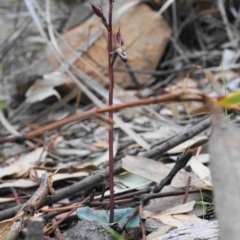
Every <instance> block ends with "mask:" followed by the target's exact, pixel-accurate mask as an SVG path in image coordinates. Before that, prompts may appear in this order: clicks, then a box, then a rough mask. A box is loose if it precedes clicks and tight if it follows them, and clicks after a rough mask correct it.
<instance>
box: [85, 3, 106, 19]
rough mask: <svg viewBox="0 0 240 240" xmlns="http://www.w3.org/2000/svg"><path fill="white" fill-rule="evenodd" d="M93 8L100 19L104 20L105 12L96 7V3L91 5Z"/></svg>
mask: <svg viewBox="0 0 240 240" xmlns="http://www.w3.org/2000/svg"><path fill="white" fill-rule="evenodd" d="M89 4H90V5H91V7H92V10H93V12H94V13H95V14H96V15H97V16H98V17H100V18H103V17H104V15H103V11H102V9H101V8H100V7H98V6H96V5H95V4H94V3H89Z"/></svg>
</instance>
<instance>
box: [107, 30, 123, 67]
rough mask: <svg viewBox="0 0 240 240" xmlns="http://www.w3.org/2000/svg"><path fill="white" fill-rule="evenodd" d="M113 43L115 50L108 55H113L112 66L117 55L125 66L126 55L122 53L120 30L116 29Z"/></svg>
mask: <svg viewBox="0 0 240 240" xmlns="http://www.w3.org/2000/svg"><path fill="white" fill-rule="evenodd" d="M115 41H116V45H117V49H116V50H114V51H112V52H110V54H112V55H113V61H112V64H113V63H114V61H115V59H116V56H117V55H118V56H119V57H120V58H121V60H122V61H123V63H124V64H125V63H127V53H126V52H125V51H124V47H123V45H122V36H121V32H120V28H119V29H118V32H117V34H116V36H115Z"/></svg>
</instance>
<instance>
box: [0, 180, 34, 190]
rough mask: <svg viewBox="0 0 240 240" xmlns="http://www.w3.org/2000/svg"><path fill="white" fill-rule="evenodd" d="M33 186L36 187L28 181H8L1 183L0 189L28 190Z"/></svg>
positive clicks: (32, 182)
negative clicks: (15, 188) (16, 188)
mask: <svg viewBox="0 0 240 240" xmlns="http://www.w3.org/2000/svg"><path fill="white" fill-rule="evenodd" d="M35 186H38V183H36V182H34V181H32V180H30V179H15V180H9V181H4V182H3V183H1V184H0V188H6V187H18V188H30V187H35Z"/></svg>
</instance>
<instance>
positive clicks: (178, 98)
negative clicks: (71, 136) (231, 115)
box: [0, 90, 203, 144]
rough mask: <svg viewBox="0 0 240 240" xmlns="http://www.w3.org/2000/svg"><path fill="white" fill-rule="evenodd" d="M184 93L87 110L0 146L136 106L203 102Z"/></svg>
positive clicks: (182, 91)
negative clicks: (185, 96) (186, 96)
mask: <svg viewBox="0 0 240 240" xmlns="http://www.w3.org/2000/svg"><path fill="white" fill-rule="evenodd" d="M184 93H186V92H185V91H184V90H180V91H176V94H164V95H161V96H157V97H150V98H146V99H141V100H138V101H132V102H128V103H125V104H119V105H112V106H108V107H104V108H100V109H96V108H94V109H91V110H88V111H86V112H84V113H80V114H76V115H73V116H70V117H67V118H65V119H62V120H59V121H56V122H53V123H49V124H47V125H45V126H42V127H39V128H38V129H36V130H33V131H30V132H28V133H26V134H25V135H23V136H22V137H15V138H2V139H0V144H2V143H6V142H16V141H23V140H29V139H32V138H34V137H36V136H39V135H42V134H43V133H44V132H46V131H50V130H53V129H55V128H58V127H62V126H64V125H66V124H69V123H72V122H76V121H79V120H82V119H85V118H88V117H91V116H93V115H96V114H98V113H104V112H109V111H116V110H120V109H123V108H128V107H136V106H142V105H149V104H156V103H159V102H161V103H164V102H171V101H177V102H186V101H187V102H188V101H190V102H191V101H196V102H202V101H203V100H202V99H200V98H181V97H182V95H184Z"/></svg>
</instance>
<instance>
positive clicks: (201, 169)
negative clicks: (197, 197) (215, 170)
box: [190, 157, 212, 187]
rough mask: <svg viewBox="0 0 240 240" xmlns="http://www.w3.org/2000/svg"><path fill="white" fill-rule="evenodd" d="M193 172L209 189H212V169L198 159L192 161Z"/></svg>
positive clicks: (194, 158)
mask: <svg viewBox="0 0 240 240" xmlns="http://www.w3.org/2000/svg"><path fill="white" fill-rule="evenodd" d="M190 166H191V168H192V171H193V172H194V173H195V174H196V175H197V176H198V177H199V178H200V179H201V180H202V181H203V182H204V183H205V184H206V185H207V186H209V187H212V179H211V172H210V169H209V168H208V167H206V166H204V165H203V164H202V163H200V162H199V161H198V160H197V159H196V157H193V158H192V159H191V161H190Z"/></svg>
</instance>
